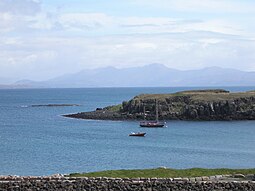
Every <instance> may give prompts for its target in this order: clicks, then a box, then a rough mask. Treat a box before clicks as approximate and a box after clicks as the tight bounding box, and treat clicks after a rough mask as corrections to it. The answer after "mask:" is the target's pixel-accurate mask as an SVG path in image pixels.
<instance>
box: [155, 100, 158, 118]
mask: <svg viewBox="0 0 255 191" xmlns="http://www.w3.org/2000/svg"><path fill="white" fill-rule="evenodd" d="M155 102H156V103H155V104H156V121H157V122H158V100H157V99H156V100H155Z"/></svg>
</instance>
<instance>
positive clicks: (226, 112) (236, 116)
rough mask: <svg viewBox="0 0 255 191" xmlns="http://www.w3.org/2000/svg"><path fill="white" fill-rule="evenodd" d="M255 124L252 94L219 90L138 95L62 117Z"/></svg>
mask: <svg viewBox="0 0 255 191" xmlns="http://www.w3.org/2000/svg"><path fill="white" fill-rule="evenodd" d="M156 102H157V106H158V114H159V119H160V120H208V121H209V120H255V91H248V92H235V93H231V92H229V91H226V90H222V89H213V90H191V91H182V92H176V93H171V94H141V95H138V96H135V97H134V98H133V99H131V100H129V101H123V102H122V104H119V105H115V106H108V107H105V108H101V109H100V110H96V111H91V112H81V113H77V114H69V115H65V116H66V117H72V118H81V119H100V120H105V119H106V120H143V118H144V109H145V110H146V119H147V120H154V119H155V110H156V109H155V108H156V107H155V106H156Z"/></svg>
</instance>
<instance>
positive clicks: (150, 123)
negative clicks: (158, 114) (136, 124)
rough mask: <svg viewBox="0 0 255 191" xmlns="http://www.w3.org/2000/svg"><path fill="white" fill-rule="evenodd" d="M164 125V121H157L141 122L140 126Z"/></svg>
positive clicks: (155, 126)
mask: <svg viewBox="0 0 255 191" xmlns="http://www.w3.org/2000/svg"><path fill="white" fill-rule="evenodd" d="M164 126H165V123H162V122H156V121H146V122H144V121H143V122H140V127H151V128H157V127H164Z"/></svg>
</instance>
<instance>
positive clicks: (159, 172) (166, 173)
mask: <svg viewBox="0 0 255 191" xmlns="http://www.w3.org/2000/svg"><path fill="white" fill-rule="evenodd" d="M227 174H244V175H246V174H255V169H227V168H220V169H204V168H191V169H164V168H156V169H144V170H108V171H100V172H90V173H72V174H70V176H71V177H111V178H140V177H143V178H153V177H157V178H176V177H201V176H214V175H227Z"/></svg>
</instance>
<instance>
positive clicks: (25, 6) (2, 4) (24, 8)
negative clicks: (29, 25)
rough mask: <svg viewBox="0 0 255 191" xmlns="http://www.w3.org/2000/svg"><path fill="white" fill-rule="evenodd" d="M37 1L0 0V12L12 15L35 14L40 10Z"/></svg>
mask: <svg viewBox="0 0 255 191" xmlns="http://www.w3.org/2000/svg"><path fill="white" fill-rule="evenodd" d="M40 10H41V7H40V3H39V1H36V0H1V1H0V13H10V14H13V15H35V14H37V13H38V12H40Z"/></svg>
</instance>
